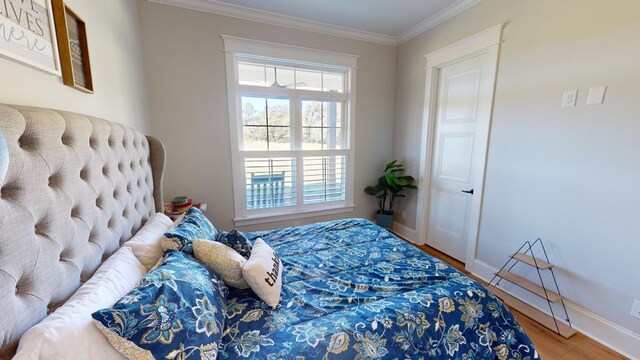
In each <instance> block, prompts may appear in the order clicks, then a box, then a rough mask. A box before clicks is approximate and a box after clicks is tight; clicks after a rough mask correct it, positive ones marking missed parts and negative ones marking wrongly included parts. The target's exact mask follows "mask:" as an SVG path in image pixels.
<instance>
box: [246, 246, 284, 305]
mask: <svg viewBox="0 0 640 360" xmlns="http://www.w3.org/2000/svg"><path fill="white" fill-rule="evenodd" d="M283 270H284V268H283V266H282V261H280V257H279V256H278V254H276V252H275V251H273V249H272V248H271V246H269V245H267V243H265V242H264V241H263V240H262V239H260V238H257V239H256V241H255V243H254V244H253V250H251V257H250V258H249V260H247V263H246V264H245V265H244V267H243V268H242V275H243V276H244V279H245V281H246V282H247V284H249V287H251V290H253V292H254V293H256V295H258V296H259V297H260V299H262V300H264V302H266V303H267V305H269V306H271V307H272V308H274V309H275V308H276V307H277V306H278V303H280V293H281V292H282V271H283Z"/></svg>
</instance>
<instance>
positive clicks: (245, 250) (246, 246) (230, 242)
mask: <svg viewBox="0 0 640 360" xmlns="http://www.w3.org/2000/svg"><path fill="white" fill-rule="evenodd" d="M216 241H218V242H221V243H223V244H225V245H227V246H229V247H230V248H232V249H234V250H235V251H237V252H238V253H239V254H240V255H242V256H243V257H244V258H245V259H248V258H249V256H251V248H252V246H251V242H249V239H247V237H246V236H244V234H243V233H242V232H240V231H238V230H235V229H234V230H231V231H229V232H226V231H220V232H218V236H217V238H216Z"/></svg>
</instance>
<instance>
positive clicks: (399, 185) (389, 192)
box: [364, 160, 418, 214]
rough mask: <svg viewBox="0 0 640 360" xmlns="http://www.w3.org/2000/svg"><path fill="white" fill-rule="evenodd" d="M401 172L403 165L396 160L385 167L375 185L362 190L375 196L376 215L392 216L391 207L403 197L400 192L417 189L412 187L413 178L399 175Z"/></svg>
mask: <svg viewBox="0 0 640 360" xmlns="http://www.w3.org/2000/svg"><path fill="white" fill-rule="evenodd" d="M403 171H404V165H403V164H401V163H399V162H398V160H393V161H392V162H390V163H388V164H387V165H386V166H385V168H384V172H383V174H382V176H380V177H379V178H378V183H377V184H375V185H369V186H367V187H366V188H364V192H366V193H367V194H369V195H371V196H375V198H376V201H377V202H378V214H393V206H394V205H395V204H396V200H397V199H398V198H401V197H405V195H404V194H402V192H403V191H404V190H407V189H417V188H418V187H417V186H415V185H413V181H414V178H413V176H409V175H404V176H403V175H402V174H401V173H402V172H403ZM387 200H388V201H387ZM387 203H388V205H389V206H388V207H387Z"/></svg>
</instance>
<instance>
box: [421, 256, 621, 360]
mask: <svg viewBox="0 0 640 360" xmlns="http://www.w3.org/2000/svg"><path fill="white" fill-rule="evenodd" d="M417 247H418V248H419V249H420V250H422V251H424V252H426V253H427V254H429V255H431V256H434V257H437V258H439V259H441V260H443V261H445V262H446V263H448V264H450V265H452V266H453V267H455V268H456V269H458V270H460V271H461V272H463V273H465V274H466V275H467V276H469V277H471V278H473V279H475V280H477V281H478V282H480V283H482V284H485V285H486V282H485V281H482V280H480V279H478V278H477V277H475V276H473V275H471V274H470V273H468V272H467V271H465V269H464V264H463V263H461V262H460V261H458V260H456V259H454V258H452V257H450V256H448V255H446V254H444V253H442V252H440V251H438V250H436V249H434V248H432V247H430V246H428V245H423V246H417ZM510 310H511V312H512V313H513V315H514V316H515V317H516V319H517V320H518V322H519V323H520V325H522V327H523V328H524V330H525V331H526V332H527V335H529V338H530V339H531V341H532V342H533V344H534V345H535V347H536V349H537V350H538V353H539V354H540V357H541V358H542V359H544V360H556V359H558V360H590V359H593V360H609V359H627V358H626V357H624V356H622V355H620V354H618V353H616V352H615V351H613V350H611V349H609V348H608V347H606V346H604V345H602V344H600V343H598V342H596V341H595V340H593V339H591V338H589V337H587V336H585V335H583V334H581V333H580V332H578V333H577V334H575V335H574V336H572V337H571V338H570V339H565V338H563V337H562V336H560V335H557V334H556V333H554V332H553V331H551V330H549V329H547V328H546V327H544V326H542V325H540V324H538V323H537V322H535V321H533V320H531V319H530V318H528V317H526V316H524V315H522V314H521V313H519V312H518V311H516V310H514V309H510Z"/></svg>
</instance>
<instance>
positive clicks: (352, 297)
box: [218, 219, 539, 360]
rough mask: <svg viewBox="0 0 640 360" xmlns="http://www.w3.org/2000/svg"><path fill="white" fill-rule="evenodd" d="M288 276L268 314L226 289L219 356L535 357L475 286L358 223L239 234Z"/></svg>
mask: <svg viewBox="0 0 640 360" xmlns="http://www.w3.org/2000/svg"><path fill="white" fill-rule="evenodd" d="M246 235H247V237H249V239H251V240H253V239H256V238H258V237H261V238H262V239H264V240H265V241H266V242H267V243H269V244H270V245H271V246H272V247H273V248H274V249H275V250H276V251H277V252H278V254H279V255H280V257H281V259H282V262H283V263H284V267H285V272H284V274H283V276H284V278H283V279H284V287H283V292H282V301H281V303H280V306H278V308H277V309H276V310H271V309H270V308H269V307H268V306H267V305H266V304H265V303H264V302H262V301H261V300H260V299H259V298H257V297H256V296H255V295H254V294H253V293H252V292H251V291H250V290H234V289H230V290H231V291H230V294H229V298H228V301H227V320H226V321H227V324H226V328H225V331H224V333H223V338H222V342H221V346H220V352H219V354H218V358H219V359H247V358H248V359H268V360H276V359H359V360H360V359H362V360H364V359H433V358H440V359H538V358H539V357H538V355H537V353H536V351H535V349H534V347H533V345H532V343H531V341H530V340H529V338H528V337H527V335H526V334H525V333H524V331H523V330H522V328H521V327H520V325H519V324H518V323H517V322H516V320H515V319H514V318H513V316H512V315H511V313H510V312H509V311H508V310H507V309H506V308H505V307H504V306H503V305H502V303H501V302H500V301H499V300H498V299H497V298H496V297H495V296H494V295H493V294H491V293H489V292H488V291H487V290H486V289H485V288H484V287H483V286H482V285H480V284H478V283H477V282H475V281H474V280H471V279H470V278H468V277H466V276H464V275H462V274H460V273H459V272H458V271H456V270H455V269H453V268H451V267H450V266H448V265H447V264H445V263H443V262H441V261H440V260H438V259H435V258H433V257H431V256H429V255H427V254H425V253H423V252H422V251H420V250H418V249H416V248H415V247H413V246H411V245H410V244H407V243H405V242H403V241H402V240H399V239H397V238H396V237H395V236H393V235H392V234H391V233H389V232H388V231H386V230H384V229H382V228H380V227H378V226H376V225H375V224H373V223H371V222H369V221H367V220H362V219H348V220H339V221H332V222H326V223H318V224H313V225H307V226H301V227H293V228H285V229H279V230H273V231H261V232H254V233H248V234H246Z"/></svg>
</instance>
